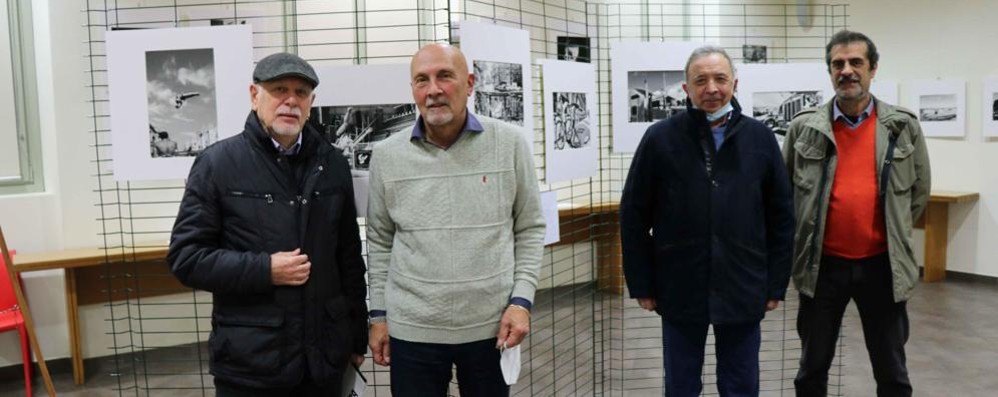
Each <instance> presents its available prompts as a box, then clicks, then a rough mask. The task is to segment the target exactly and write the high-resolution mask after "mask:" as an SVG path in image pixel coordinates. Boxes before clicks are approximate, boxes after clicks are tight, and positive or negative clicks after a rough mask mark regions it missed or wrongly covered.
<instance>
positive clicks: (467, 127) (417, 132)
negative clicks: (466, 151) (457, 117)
mask: <svg viewBox="0 0 998 397" xmlns="http://www.w3.org/2000/svg"><path fill="white" fill-rule="evenodd" d="M465 114H467V115H468V117H467V118H465V119H464V126H463V127H461V132H460V133H458V135H457V136H458V137H461V135H463V134H464V132H465V131H471V132H482V131H484V130H485V128H484V127H482V123H480V122H479V121H478V119H477V118H475V115H473V114H471V112H467V113H465ZM415 139H419V140H426V131H425V130H423V116H419V118H417V119H416V125H414V126H413V127H412V137H411V138H409V140H415Z"/></svg>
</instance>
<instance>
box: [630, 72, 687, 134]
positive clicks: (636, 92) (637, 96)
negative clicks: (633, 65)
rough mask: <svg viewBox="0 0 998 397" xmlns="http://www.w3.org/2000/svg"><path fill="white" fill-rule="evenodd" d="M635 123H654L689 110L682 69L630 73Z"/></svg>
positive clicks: (632, 113)
mask: <svg viewBox="0 0 998 397" xmlns="http://www.w3.org/2000/svg"><path fill="white" fill-rule="evenodd" d="M627 90H628V100H629V102H630V105H629V107H630V118H629V119H628V121H630V122H631V123H650V122H653V121H657V120H663V119H667V118H669V117H670V116H672V115H673V114H676V113H678V112H679V111H681V110H684V109H686V91H683V72H682V71H681V70H669V71H666V70H651V71H631V72H627Z"/></svg>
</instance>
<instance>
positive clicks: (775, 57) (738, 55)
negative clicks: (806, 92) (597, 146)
mask: <svg viewBox="0 0 998 397" xmlns="http://www.w3.org/2000/svg"><path fill="white" fill-rule="evenodd" d="M717 3H723V2H713V3H711V4H703V3H699V2H675V1H673V2H669V1H633V2H627V1H623V2H606V4H588V5H587V15H589V16H590V18H592V19H593V20H594V21H595V23H593V24H592V25H595V26H594V27H595V30H596V35H595V37H596V44H595V49H594V51H593V54H595V56H594V62H598V65H599V68H598V70H599V97H600V101H601V103H600V120H601V124H602V125H601V131H602V134H604V136H605V138H604V139H603V140H602V142H606V143H607V144H606V145H604V147H603V148H602V151H601V162H600V171H601V174H600V178H599V181H598V185H599V187H594V189H598V191H599V192H600V195H601V200H602V201H609V202H617V201H619V200H620V193H621V191H622V190H623V184H624V181H625V180H626V178H627V171H628V167H629V166H630V162H631V154H630V153H618V152H617V151H615V150H614V148H613V147H612V145H610V144H609V142H611V141H610V139H609V137H610V136H611V135H612V134H613V128H612V126H611V125H610V123H609V121H610V120H611V119H612V118H611V116H612V111H613V110H612V109H613V108H612V105H613V104H612V103H611V97H612V96H611V94H612V92H611V84H610V70H611V63H610V57H609V53H610V52H609V49H610V47H611V45H612V43H614V42H621V41H693V42H703V43H712V44H715V45H719V46H721V47H722V48H724V49H725V51H727V52H728V54H729V55H730V56H731V57H732V58H733V59H734V61H735V62H736V63H739V62H770V63H784V62H823V61H824V46H825V43H826V42H827V41H828V38H829V37H831V35H832V34H834V33H835V32H836V31H838V30H840V29H843V28H845V27H847V17H848V14H847V6H845V5H834V6H833V5H822V4H816V5H811V6H810V7H809V9H808V11H809V12H810V14H809V16H807V17H806V18H802V17H799V16H798V10H797V8H796V7H797V6H796V5H792V4H751V3H745V4H733V3H728V4H717ZM760 50H761V51H763V52H764V53H765V55H762V56H761V58H760V56H758V55H756V54H755V52H758V51H760ZM619 252H620V250H619V247H609V249H606V250H600V251H599V252H598V253H597V254H596V257H597V261H599V260H600V258H601V257H605V256H607V255H609V256H615V255H619ZM600 277H609V278H610V279H609V280H607V281H606V282H605V283H604V282H602V281H603V279H602V278H601V285H612V286H613V288H611V290H613V291H621V290H624V289H625V284H624V280H623V278H622V277H620V275H619V274H617V273H613V272H603V273H601V276H600ZM797 305H798V302H797V295H796V292H795V291H792V287H791V291H788V293H787V301H786V302H783V304H781V305H780V308H779V309H777V310H776V311H773V312H769V313H767V316H766V319H765V320H764V321H763V323H762V346H761V352H760V371H761V373H760V388H761V390H762V395H767V396H777V395H785V394H793V378H794V376H795V375H796V372H797V367H798V360H799V358H800V342H799V340H798V338H797V333H796V324H795V321H796V313H797ZM597 311H598V312H600V313H601V317H602V319H601V320H602V323H597V326H599V327H601V332H600V334H601V335H602V336H603V339H602V340H601V344H602V347H601V349H600V358H601V360H600V361H599V362H598V368H599V369H600V375H601V377H602V380H601V383H599V384H598V387H599V393H598V394H602V395H609V396H619V395H627V396H636V395H641V396H645V395H647V396H655V395H661V394H662V393H663V382H664V374H663V371H662V368H663V350H662V349H663V343H662V330H661V319H660V318H659V316H658V315H656V314H654V313H650V312H647V311H644V310H643V309H641V308H640V307H638V305H637V303H636V302H635V301H634V300H632V299H626V291H624V292H623V293H622V294H620V295H617V294H606V293H604V294H602V295H601V299H600V301H599V307H598V308H597ZM716 373H717V372H716V360H715V359H714V349H713V331H711V332H710V335H708V346H707V352H706V359H705V363H704V372H703V382H704V392H703V394H704V395H716V394H717V390H716V387H715V385H714V382H715V381H716ZM841 375H842V368H841V354H839V355H838V356H837V357H836V360H835V365H834V367H833V368H832V371H831V373H830V374H829V376H830V387H829V392H830V394H832V395H840V394H839V393H840V385H839V383H840V382H839V381H840V379H841Z"/></svg>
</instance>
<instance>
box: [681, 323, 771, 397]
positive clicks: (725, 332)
mask: <svg viewBox="0 0 998 397" xmlns="http://www.w3.org/2000/svg"><path fill="white" fill-rule="evenodd" d="M662 338H663V340H664V341H665V346H663V350H664V356H665V395H666V396H669V397H686V396H690V397H696V396H699V395H700V392H701V391H702V390H703V381H702V374H703V356H704V345H706V343H707V324H696V325H690V324H672V323H670V322H668V321H666V320H665V319H662ZM760 342H761V332H760V329H759V323H750V324H734V325H714V350H715V353H716V355H717V391H718V392H720V394H721V396H724V397H728V396H731V397H735V396H739V397H741V396H758V395H759V344H760Z"/></svg>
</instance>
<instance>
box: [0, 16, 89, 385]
mask: <svg viewBox="0 0 998 397" xmlns="http://www.w3.org/2000/svg"><path fill="white" fill-rule="evenodd" d="M31 7H32V13H33V19H34V23H33V24H32V28H33V34H34V40H35V43H34V44H35V45H34V48H35V63H36V65H35V66H36V67H37V69H36V71H37V74H38V98H39V114H40V115H41V130H42V131H41V133H42V139H41V142H42V151H43V158H44V161H43V165H44V170H45V192H43V193H36V194H26V195H14V196H0V225H2V226H3V228H4V234H5V236H6V237H7V243H8V245H9V246H10V247H11V248H14V249H17V250H18V251H19V252H38V251H45V250H56V249H64V248H75V247H85V246H96V245H97V229H96V226H97V224H96V222H95V221H94V220H95V219H96V218H97V214H96V212H95V210H94V206H93V203H94V201H95V200H94V195H93V194H92V193H91V184H92V181H93V178H92V177H91V176H90V174H91V170H92V169H93V167H92V165H91V163H90V158H91V156H92V150H93V149H92V148H91V147H90V145H89V142H90V141H92V138H91V135H90V134H89V132H88V129H87V126H88V125H92V123H88V122H89V120H88V118H87V117H86V115H87V110H86V109H87V108H86V104H87V103H86V98H87V97H86V95H85V93H86V91H84V89H85V87H84V81H85V80H84V79H83V77H84V73H83V71H84V70H85V69H84V64H83V62H84V58H83V47H82V45H83V44H82V42H83V40H84V39H83V38H84V37H86V36H85V33H86V31H85V30H84V29H83V27H82V26H81V16H82V14H81V13H80V10H79V7H76V6H72V7H70V6H67V4H64V2H61V1H56V0H33V1H31ZM25 66H27V67H31V66H32V65H25ZM23 277H24V283H25V290H26V291H27V292H28V301H29V305H30V306H31V309H32V310H31V312H32V314H33V315H34V320H35V327H36V332H37V335H38V339H39V341H40V342H41V347H42V352H43V354H44V355H45V357H46V358H47V359H49V358H60V357H68V356H69V343H68V341H67V335H68V328H67V326H66V307H65V294H64V293H63V288H64V286H63V281H62V280H63V278H62V271H59V270H55V271H45V272H35V273H26V274H24V276H23ZM19 346H20V345H19V344H18V342H17V334H16V333H13V332H10V333H4V334H2V335H0V366H6V365H11V364H17V363H20V362H21V360H20V349H19Z"/></svg>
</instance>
